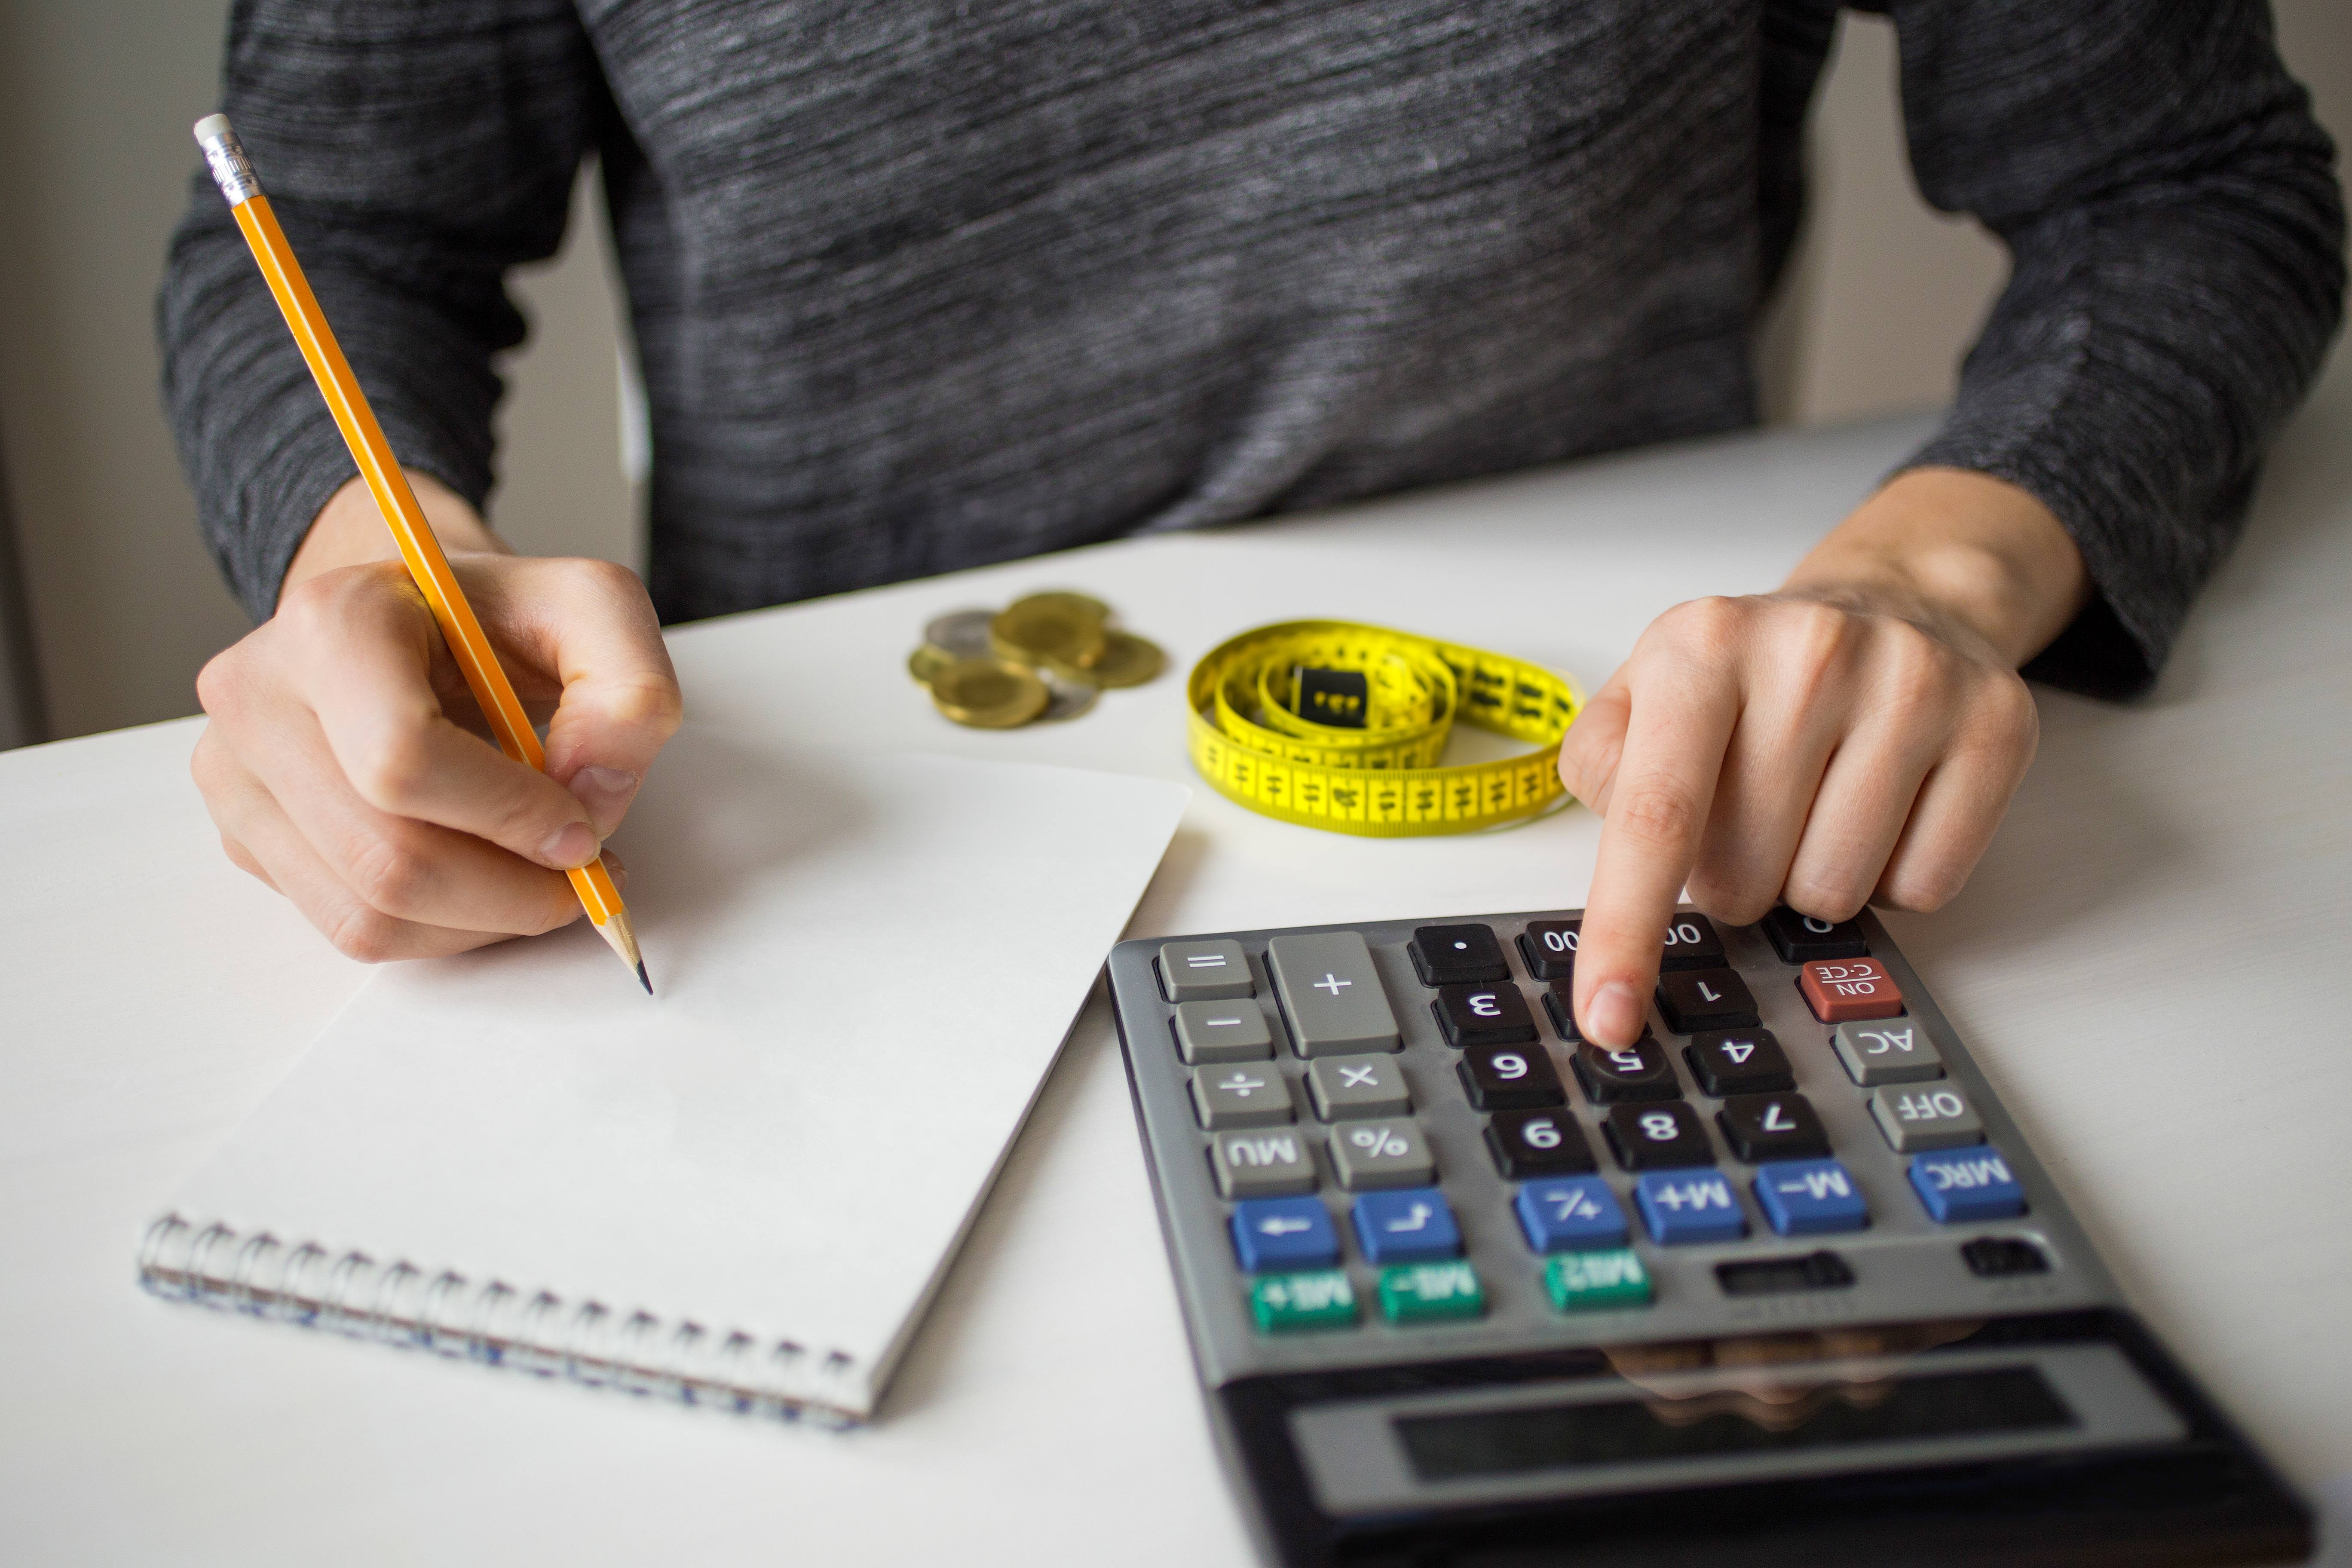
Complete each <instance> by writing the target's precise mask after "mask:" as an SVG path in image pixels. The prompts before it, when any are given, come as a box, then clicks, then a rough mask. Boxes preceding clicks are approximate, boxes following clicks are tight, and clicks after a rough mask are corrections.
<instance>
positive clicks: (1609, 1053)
mask: <svg viewBox="0 0 2352 1568" xmlns="http://www.w3.org/2000/svg"><path fill="white" fill-rule="evenodd" d="M1570 1068H1571V1069H1572V1070H1573V1071H1574V1072H1575V1074H1576V1081H1577V1082H1579V1083H1580V1084H1582V1085H1583V1086H1584V1092H1585V1093H1586V1094H1587V1095H1589V1096H1591V1100H1592V1102H1593V1103H1594V1104H1595V1105H1613V1104H1616V1103H1618V1102H1619V1101H1621V1100H1680V1099H1681V1098H1682V1093H1683V1086H1682V1085H1681V1084H1679V1083H1677V1082H1675V1069H1674V1066H1673V1064H1672V1063H1670V1062H1668V1061H1667V1060H1666V1053H1665V1052H1664V1050H1661V1049H1660V1048H1659V1047H1658V1042H1657V1038H1656V1037H1654V1036H1652V1035H1646V1034H1645V1035H1643V1037H1641V1038H1640V1039H1638V1040H1635V1041H1634V1042H1633V1044H1632V1045H1630V1046H1621V1047H1613V1048H1612V1047H1608V1046H1591V1045H1586V1046H1579V1047H1576V1055H1575V1057H1574V1058H1572V1059H1571V1061H1570Z"/></svg>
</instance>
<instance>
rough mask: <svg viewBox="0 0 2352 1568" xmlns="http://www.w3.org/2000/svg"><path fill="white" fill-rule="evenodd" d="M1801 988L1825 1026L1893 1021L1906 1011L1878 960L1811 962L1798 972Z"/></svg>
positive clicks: (1890, 978)
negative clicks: (1858, 1021)
mask: <svg viewBox="0 0 2352 1568" xmlns="http://www.w3.org/2000/svg"><path fill="white" fill-rule="evenodd" d="M1797 989H1798V990H1799V991H1801V992H1803V993H1804V995H1805V1005H1806V1006H1808V1007H1811V1009H1812V1010H1813V1016H1814V1017H1816V1018H1819V1019H1820V1020H1821V1021H1822V1023H1824V1024H1851V1023H1854V1022H1856V1021H1857V1020H1860V1019H1863V1018H1892V1017H1894V1016H1895V1015H1896V1014H1897V1013H1900V1012H1902V1011H1903V993H1902V992H1901V991H1899V990H1897V989H1896V988H1895V979H1894V976H1892V975H1890V974H1888V973H1886V968H1885V965H1884V964H1882V963H1879V962H1878V960H1876V959H1874V958H1834V959H1823V960H1821V961H1820V962H1818V963H1808V964H1806V965H1805V966H1804V967H1802V968H1801V969H1800V970H1798V971H1797Z"/></svg>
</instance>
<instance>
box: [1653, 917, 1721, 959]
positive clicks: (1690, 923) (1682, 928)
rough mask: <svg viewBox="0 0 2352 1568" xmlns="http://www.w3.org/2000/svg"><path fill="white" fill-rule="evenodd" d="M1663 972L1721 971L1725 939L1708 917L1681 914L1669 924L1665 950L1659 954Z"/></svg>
mask: <svg viewBox="0 0 2352 1568" xmlns="http://www.w3.org/2000/svg"><path fill="white" fill-rule="evenodd" d="M1658 967H1659V968H1661V969H1720V968H1722V967H1723V939H1722V938H1721V937H1719V936H1717V935H1716V934H1715V925H1714V923H1713V922H1712V921H1709V920H1708V919H1707V918H1706V916H1705V915H1685V914H1677V915H1675V917H1674V918H1673V920H1671V921H1668V922H1667V925H1666V942H1665V948H1664V951H1663V952H1660V953H1659V955H1658Z"/></svg>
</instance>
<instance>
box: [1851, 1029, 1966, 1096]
mask: <svg viewBox="0 0 2352 1568" xmlns="http://www.w3.org/2000/svg"><path fill="white" fill-rule="evenodd" d="M1830 1047H1831V1048H1832V1050H1834V1051H1836V1052H1837V1057H1838V1060H1840V1061H1842V1062H1843V1063H1844V1064H1845V1070H1846V1073H1847V1075H1848V1076H1849V1077H1851V1078H1852V1079H1853V1081H1854V1082H1856V1083H1858V1084H1860V1085H1862V1087H1863V1088H1864V1089H1875V1088H1877V1087H1878V1086H1879V1085H1880V1084H1882V1083H1916V1082H1918V1081H1919V1080H1920V1079H1929V1078H1941V1077H1943V1076H1944V1058H1943V1057H1942V1056H1941V1055H1940V1054H1939V1053H1938V1052H1937V1049H1936V1042H1935V1041H1933V1040H1931V1039H1929V1038H1928V1037H1927V1026H1926V1025H1925V1024H1922V1023H1921V1022H1919V1020H1918V1019H1916V1018H1879V1019H1875V1020H1874V1021H1872V1022H1870V1023H1867V1024H1840V1025H1839V1026H1837V1032H1836V1033H1835V1034H1833V1035H1832V1036H1831V1037H1830Z"/></svg>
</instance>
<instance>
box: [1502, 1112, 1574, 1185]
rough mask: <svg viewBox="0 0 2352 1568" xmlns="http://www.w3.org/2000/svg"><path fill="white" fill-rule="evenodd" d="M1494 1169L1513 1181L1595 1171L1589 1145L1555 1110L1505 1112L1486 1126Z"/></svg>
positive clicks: (1571, 1124) (1571, 1123)
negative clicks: (1493, 1157) (1493, 1158)
mask: <svg viewBox="0 0 2352 1568" xmlns="http://www.w3.org/2000/svg"><path fill="white" fill-rule="evenodd" d="M1486 1150H1487V1152H1489V1153H1491V1154H1493V1155H1494V1156H1495V1169H1496V1170H1497V1171H1500V1172H1501V1173H1503V1174H1504V1175H1505V1176H1507V1177H1508V1178H1509V1179H1510V1180H1512V1181H1515V1182H1519V1181H1527V1180H1528V1179H1530V1178H1532V1177H1536V1176H1580V1175H1583V1174H1584V1173H1586V1172H1588V1171H1591V1170H1593V1169H1594V1168H1595V1166H1594V1163H1593V1159H1592V1146H1591V1144H1589V1143H1587V1142H1585V1141H1584V1134H1583V1133H1582V1132H1581V1131H1579V1130H1578V1129H1577V1125H1576V1121H1575V1119H1574V1118H1573V1117H1570V1116H1568V1115H1565V1114H1563V1113H1562V1112H1560V1111H1557V1110H1506V1111H1503V1112H1501V1113H1500V1114H1499V1115H1497V1116H1496V1118H1495V1120H1494V1121H1490V1122H1488V1123H1487V1124H1486Z"/></svg>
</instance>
